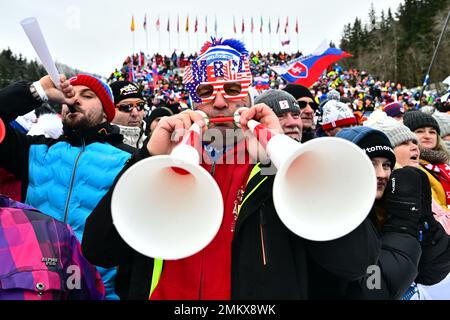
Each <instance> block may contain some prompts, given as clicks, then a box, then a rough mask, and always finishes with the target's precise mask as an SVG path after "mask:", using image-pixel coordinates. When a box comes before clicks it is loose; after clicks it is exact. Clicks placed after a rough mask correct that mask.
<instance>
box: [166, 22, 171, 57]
mask: <svg viewBox="0 0 450 320" xmlns="http://www.w3.org/2000/svg"><path fill="white" fill-rule="evenodd" d="M167 32H168V33H169V55H170V54H171V51H172V50H171V49H170V48H171V44H170V14H169V15H167Z"/></svg>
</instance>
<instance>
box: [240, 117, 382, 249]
mask: <svg viewBox="0 0 450 320" xmlns="http://www.w3.org/2000/svg"><path fill="white" fill-rule="evenodd" d="M248 127H249V129H250V130H251V131H252V133H253V134H255V135H256V137H257V138H258V141H260V142H261V143H262V145H263V146H264V147H265V149H266V152H267V154H268V156H269V158H270V159H271V161H272V162H273V164H274V165H275V166H276V167H277V169H278V170H277V173H276V176H275V180H274V184H273V201H274V205H275V209H276V211H277V213H278V215H279V217H280V219H281V221H282V222H283V223H284V224H285V225H286V227H287V228H288V229H290V230H291V231H292V232H294V233H295V234H297V235H298V236H300V237H302V238H305V239H309V240H315V241H328V240H333V239H337V238H340V237H342V236H344V235H346V234H348V233H349V232H351V231H353V230H354V229H355V228H356V227H357V226H358V225H360V224H361V223H362V221H363V220H364V219H365V218H366V217H367V215H368V214H369V212H370V210H371V208H372V205H373V203H374V201H375V197H376V182H377V180H376V175H375V170H374V168H373V165H372V162H371V161H370V159H369V157H367V155H366V154H365V153H364V151H363V150H362V149H360V148H359V147H358V146H356V145H355V144H353V143H351V142H350V141H347V140H344V139H341V138H331V137H326V138H318V139H313V140H310V141H308V142H306V143H304V144H299V143H298V142H296V141H295V140H293V139H291V138H289V137H288V136H286V135H282V134H274V133H273V132H271V131H270V130H268V129H267V128H265V127H264V126H263V125H261V124H260V123H259V122H257V121H255V120H250V121H249V123H248Z"/></svg>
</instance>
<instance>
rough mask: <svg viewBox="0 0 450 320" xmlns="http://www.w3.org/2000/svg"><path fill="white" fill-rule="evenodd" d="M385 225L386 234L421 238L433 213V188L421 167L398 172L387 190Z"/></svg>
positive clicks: (402, 169)
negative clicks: (402, 233)
mask: <svg viewBox="0 0 450 320" xmlns="http://www.w3.org/2000/svg"><path fill="white" fill-rule="evenodd" d="M385 201H386V202H385V208H386V214H387V219H386V224H385V225H384V228H383V231H384V232H406V233H409V234H410V235H412V236H413V237H415V238H417V239H419V238H420V235H421V231H422V229H423V227H422V225H423V222H424V221H425V220H424V219H427V220H428V219H429V217H430V215H431V217H432V216H433V213H432V212H431V186H430V182H429V181H428V177H427V175H426V174H425V173H424V172H422V171H421V170H420V169H418V168H414V167H404V168H401V169H397V170H395V171H394V172H393V173H392V175H391V178H390V180H389V183H388V185H387V187H386V190H385Z"/></svg>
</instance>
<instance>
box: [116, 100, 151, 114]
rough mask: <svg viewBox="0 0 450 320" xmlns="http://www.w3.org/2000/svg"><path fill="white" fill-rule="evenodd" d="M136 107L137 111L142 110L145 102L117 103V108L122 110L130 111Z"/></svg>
mask: <svg viewBox="0 0 450 320" xmlns="http://www.w3.org/2000/svg"><path fill="white" fill-rule="evenodd" d="M134 107H136V109H137V110H138V111H142V110H144V108H145V102H142V101H141V102H135V103H127V104H119V105H117V109H119V110H120V111H122V112H131V110H133V108H134Z"/></svg>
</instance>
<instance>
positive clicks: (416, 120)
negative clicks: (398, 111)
mask: <svg viewBox="0 0 450 320" xmlns="http://www.w3.org/2000/svg"><path fill="white" fill-rule="evenodd" d="M403 124H404V125H405V126H407V127H408V128H409V129H410V130H411V131H412V132H414V131H415V130H417V129H420V128H425V127H431V128H434V129H435V130H436V131H437V133H438V135H440V134H441V130H440V128H439V125H438V123H437V121H436V120H435V119H434V118H433V117H432V116H431V115H429V114H427V113H425V112H422V111H408V112H406V113H405V115H404V116H403Z"/></svg>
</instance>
